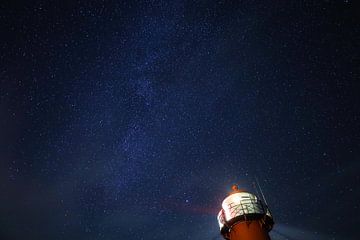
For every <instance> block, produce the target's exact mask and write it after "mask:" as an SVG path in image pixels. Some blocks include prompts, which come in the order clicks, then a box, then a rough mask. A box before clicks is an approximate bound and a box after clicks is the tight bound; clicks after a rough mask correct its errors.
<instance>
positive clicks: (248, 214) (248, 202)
mask: <svg viewBox="0 0 360 240" xmlns="http://www.w3.org/2000/svg"><path fill="white" fill-rule="evenodd" d="M232 189H233V191H232V192H231V193H230V195H229V196H227V197H226V198H225V199H224V201H223V202H222V208H221V210H220V212H219V214H218V217H217V218H218V223H219V227H220V231H221V233H222V234H223V235H224V234H226V233H227V232H229V231H230V229H231V227H232V226H233V225H235V224H236V223H239V222H244V221H253V220H256V221H257V220H262V222H263V223H264V228H265V229H266V231H270V230H271V228H272V226H273V220H272V215H271V213H270V211H269V209H268V207H267V205H266V204H265V203H263V202H262V201H261V200H260V199H258V198H257V197H256V196H255V195H254V194H252V193H249V192H245V191H242V190H239V189H238V188H237V186H236V185H234V186H233V187H232Z"/></svg>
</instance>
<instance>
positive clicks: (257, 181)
mask: <svg viewBox="0 0 360 240" xmlns="http://www.w3.org/2000/svg"><path fill="white" fill-rule="evenodd" d="M255 181H256V184H257V186H258V187H259V190H260V193H261V196H262V198H263V199H264V202H265V204H266V205H268V204H267V201H266V198H265V195H264V193H263V191H262V189H261V186H260V184H259V180H258V179H257V177H256V176H255Z"/></svg>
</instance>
